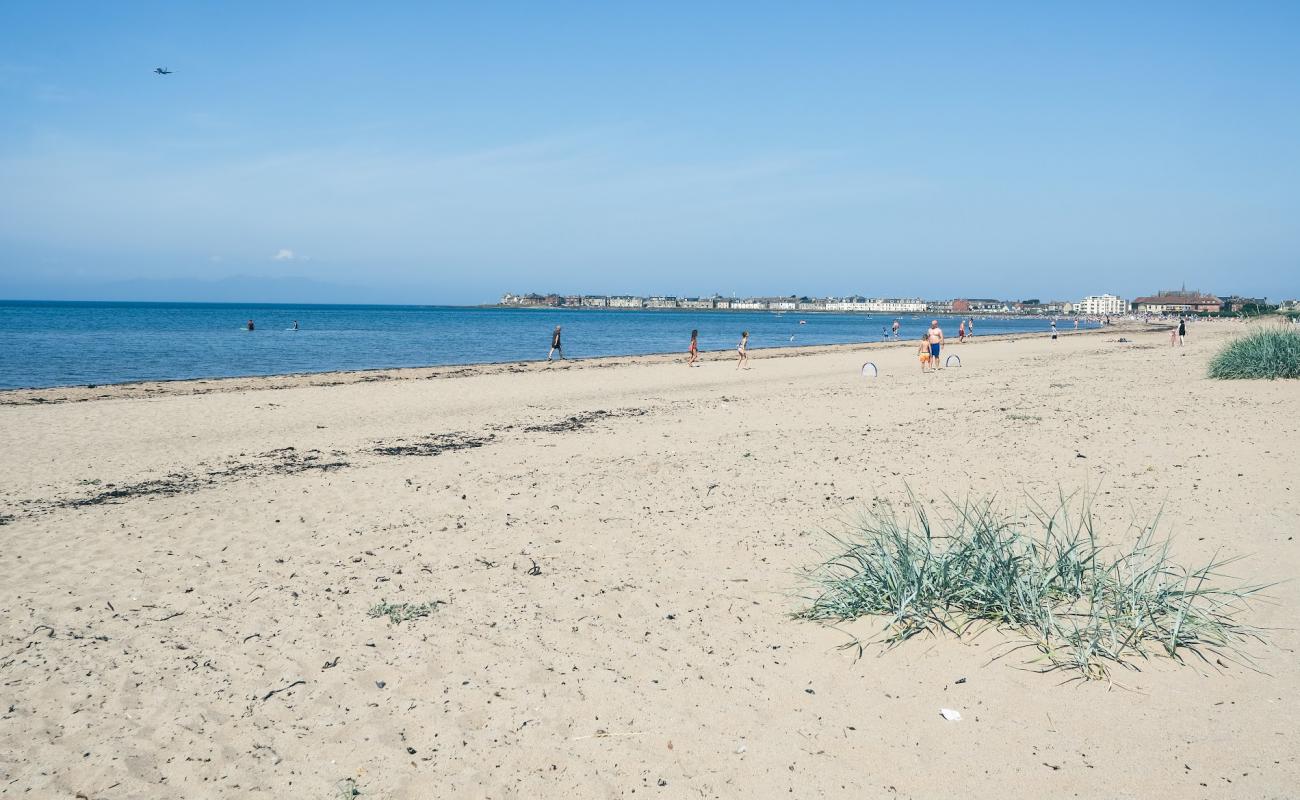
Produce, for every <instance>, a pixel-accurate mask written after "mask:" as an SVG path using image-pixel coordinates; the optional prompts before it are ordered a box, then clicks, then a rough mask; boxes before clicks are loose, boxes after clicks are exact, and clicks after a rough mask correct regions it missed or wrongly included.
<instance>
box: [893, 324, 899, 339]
mask: <svg viewBox="0 0 1300 800" xmlns="http://www.w3.org/2000/svg"><path fill="white" fill-rule="evenodd" d="M894 338H895V339H897V338H898V320H894Z"/></svg>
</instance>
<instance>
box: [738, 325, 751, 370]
mask: <svg viewBox="0 0 1300 800" xmlns="http://www.w3.org/2000/svg"><path fill="white" fill-rule="evenodd" d="M736 355H737V356H739V358H737V359H736V369H740V368H741V367H744V368H745V369H749V331H741V332H740V344H738V345H736Z"/></svg>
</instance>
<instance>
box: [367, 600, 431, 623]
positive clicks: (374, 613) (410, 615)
mask: <svg viewBox="0 0 1300 800" xmlns="http://www.w3.org/2000/svg"><path fill="white" fill-rule="evenodd" d="M441 603H442V601H441V600H431V601H429V602H428V603H389V602H388V601H386V600H385V601H382V602H380V603H379V605H377V606H375V607H374V608H372V609H370V611H369V612H367V614H368V615H369V616H370V618H371V619H375V618H377V617H388V621H389V622H390V623H392V624H394V625H400V624H402V623H403V622H410V621H411V620H414V619H419V618H421V617H427V616H429V615H430V614H432V613H433V612H434V610H435V609H437V607H438V605H439V604H441Z"/></svg>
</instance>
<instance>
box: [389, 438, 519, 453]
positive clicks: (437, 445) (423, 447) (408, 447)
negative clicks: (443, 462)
mask: <svg viewBox="0 0 1300 800" xmlns="http://www.w3.org/2000/svg"><path fill="white" fill-rule="evenodd" d="M495 438H496V435H495V434H488V435H487V436H486V437H484V436H471V435H470V434H468V433H431V434H429V435H427V436H423V437H421V438H419V439H415V440H407V439H394V440H393V441H392V442H391V443H386V444H380V446H379V447H376V448H374V450H373V452H375V453H378V454H379V455H381V456H436V455H441V454H443V453H446V452H448V451H451V450H468V449H471V448H475V447H482V446H483V445H485V444H487V443H488V442H491V441H492V440H493V439H495Z"/></svg>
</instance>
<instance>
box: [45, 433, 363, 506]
mask: <svg viewBox="0 0 1300 800" xmlns="http://www.w3.org/2000/svg"><path fill="white" fill-rule="evenodd" d="M258 458H259V459H261V460H259V461H249V462H245V463H239V464H233V465H231V466H228V467H225V468H224V469H216V470H210V471H208V472H206V473H203V474H195V473H188V472H173V473H171V474H170V475H165V476H163V477H161V478H155V479H153V480H147V481H141V482H139V483H130V484H126V485H123V486H116V485H113V484H106V485H105V487H104V488H103V489H102V490H100V491H98V492H95V493H94V494H91V495H86V496H84V497H73V498H69V499H67V500H62V501H59V502H57V503H54V504H53V505H54V507H55V508H83V507H85V506H95V505H102V504H104V503H118V502H122V501H123V500H129V499H131V498H135V497H158V496H163V497H165V496H170V495H177V494H186V493H189V492H196V491H198V490H200V489H203V488H205V487H208V486H214V485H216V484H218V483H221V482H223V481H227V480H242V479H245V478H255V477H262V476H265V475H295V474H298V473H301V472H312V471H321V472H328V471H330V470H335V469H342V468H343V467H346V466H348V462H346V461H325V460H322V458H321V456H320V455H319V453H318V451H314V450H309V451H307V452H305V453H299V452H298V451H297V450H296V449H294V448H292V447H284V448H280V449H279V450H272V451H270V452H267V453H261V454H259V455H258Z"/></svg>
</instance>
